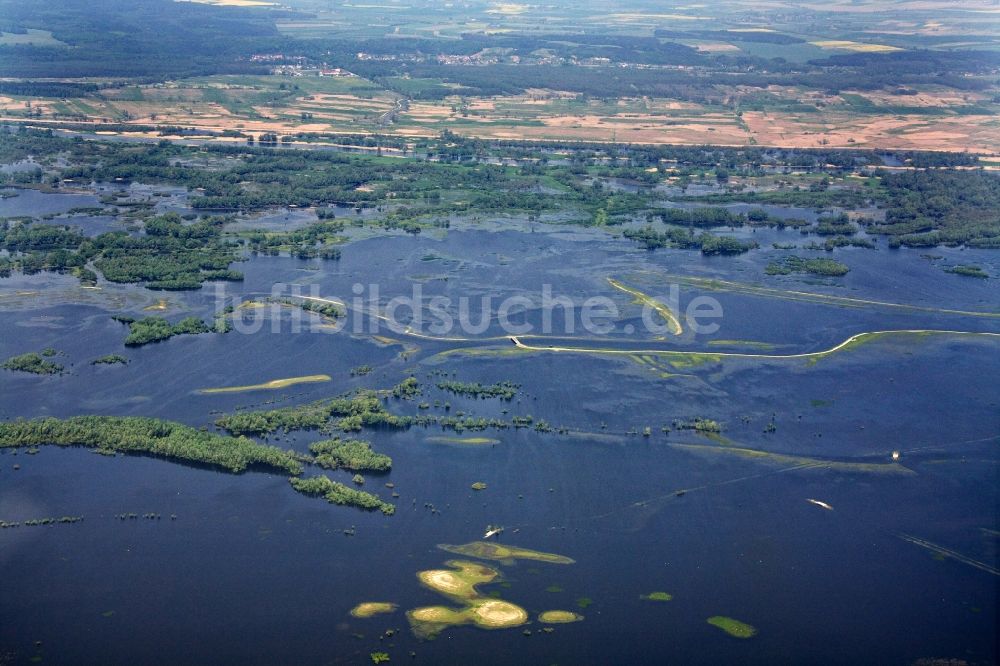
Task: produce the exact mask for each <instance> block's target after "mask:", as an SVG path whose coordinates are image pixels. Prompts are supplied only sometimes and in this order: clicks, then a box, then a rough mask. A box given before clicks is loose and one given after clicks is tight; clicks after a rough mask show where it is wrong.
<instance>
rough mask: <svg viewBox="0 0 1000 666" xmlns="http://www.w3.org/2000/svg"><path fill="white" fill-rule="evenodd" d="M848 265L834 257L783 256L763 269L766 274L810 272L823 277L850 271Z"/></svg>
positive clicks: (840, 275)
mask: <svg viewBox="0 0 1000 666" xmlns="http://www.w3.org/2000/svg"><path fill="white" fill-rule="evenodd" d="M850 270H851V269H850V267H849V266H847V264H843V263H841V262H839V261H836V260H834V259H802V258H801V257H785V258H784V259H781V260H779V261H772V262H771V263H769V264H768V265H767V268H765V269H764V272H765V273H767V274H768V275H791V274H792V273H810V274H812V275H820V276H824V277H842V276H844V275H847V274H848V272H850Z"/></svg>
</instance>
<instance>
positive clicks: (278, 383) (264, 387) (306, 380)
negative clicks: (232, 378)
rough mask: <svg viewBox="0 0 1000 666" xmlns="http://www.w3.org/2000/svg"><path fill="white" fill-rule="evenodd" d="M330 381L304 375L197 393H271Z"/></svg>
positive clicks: (318, 376)
mask: <svg viewBox="0 0 1000 666" xmlns="http://www.w3.org/2000/svg"><path fill="white" fill-rule="evenodd" d="M328 381H330V375H306V376H304V377H288V378H286V379H272V380H271V381H269V382H262V383H260V384H247V385H246V386H223V387H221V388H205V389H200V390H199V391H198V393H201V394H204V395H213V394H216V393H244V392H247V391H273V390H275V389H283V388H288V387H289V386H295V385H297V384H315V383H318V382H328Z"/></svg>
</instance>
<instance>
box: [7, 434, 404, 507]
mask: <svg viewBox="0 0 1000 666" xmlns="http://www.w3.org/2000/svg"><path fill="white" fill-rule="evenodd" d="M45 445H53V446H82V447H88V448H90V449H92V450H94V451H95V452H97V453H103V454H105V455H114V454H116V453H127V454H143V455H151V456H156V457H162V458H165V459H168V460H174V461H178V462H184V463H191V464H197V465H207V466H210V467H215V468H220V469H223V470H225V471H228V472H232V473H237V474H238V473H242V472H245V471H247V470H248V469H251V468H259V469H262V470H269V471H272V472H278V473H283V474H287V475H289V476H290V477H291V478H290V479H289V481H290V482H291V485H292V487H293V488H294V489H295V490H297V491H298V492H300V493H303V494H306V495H316V496H322V497H324V498H325V499H327V500H328V501H329V502H331V503H334V504H340V505H349V506H355V507H359V508H362V509H368V510H375V509H377V510H379V511H381V512H382V513H384V514H386V515H391V514H392V513H393V512H394V510H395V507H394V506H393V505H392V504H389V503H387V502H383V501H382V500H380V499H379V498H378V497H377V496H376V495H373V494H372V493H368V492H364V491H360V490H355V489H353V488H349V487H347V486H345V485H344V484H341V483H338V482H336V481H333V480H331V479H329V478H328V477H326V476H316V477H312V478H308V479H301V478H298V477H299V475H301V474H302V472H303V469H304V467H305V466H306V465H313V464H315V465H319V466H321V467H327V468H330V469H336V468H338V467H344V468H346V469H368V470H376V471H386V470H388V469H390V468H391V466H392V460H391V459H390V458H389V457H388V456H385V455H382V454H378V453H376V452H374V451H372V450H371V447H370V445H369V444H368V443H367V442H362V441H359V440H351V441H349V442H339V441H332V442H325V443H324V442H321V443H319V444H318V445H314V446H315V450H316V452H317V455H316V457H315V458H314V457H312V456H309V455H305V454H301V453H297V452H295V451H291V450H283V449H280V448H278V447H276V446H271V445H267V444H260V443H258V442H255V441H253V440H251V439H249V438H247V437H241V436H238V437H231V436H226V435H218V434H214V433H210V432H205V431H203V430H198V429H196V428H191V427H189V426H185V425H182V424H179V423H173V422H171V421H163V420H160V419H152V418H144V417H117V416H78V417H72V418H68V419H55V418H45V419H33V420H16V421H7V422H2V423H0V447H4V448H16V447H35V446H45Z"/></svg>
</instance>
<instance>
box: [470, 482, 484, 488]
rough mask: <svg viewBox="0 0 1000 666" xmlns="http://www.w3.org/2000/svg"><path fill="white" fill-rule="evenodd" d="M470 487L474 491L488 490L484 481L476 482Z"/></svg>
mask: <svg viewBox="0 0 1000 666" xmlns="http://www.w3.org/2000/svg"><path fill="white" fill-rule="evenodd" d="M469 487H470V488H472V489H473V490H486V484H485V483H483V482H482V481H476V482H475V483H473V484H472V485H471V486H469Z"/></svg>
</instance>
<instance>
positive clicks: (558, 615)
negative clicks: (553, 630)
mask: <svg viewBox="0 0 1000 666" xmlns="http://www.w3.org/2000/svg"><path fill="white" fill-rule="evenodd" d="M582 619H583V616H582V615H579V614H577V613H574V612H573V611H567V610H549V611H545V612H543V613H539V614H538V621H539V622H544V623H545V624H569V623H570V622H579V621H580V620H582Z"/></svg>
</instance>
